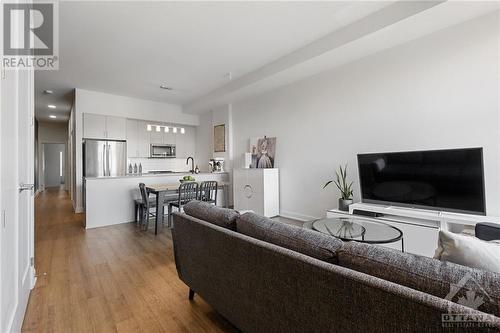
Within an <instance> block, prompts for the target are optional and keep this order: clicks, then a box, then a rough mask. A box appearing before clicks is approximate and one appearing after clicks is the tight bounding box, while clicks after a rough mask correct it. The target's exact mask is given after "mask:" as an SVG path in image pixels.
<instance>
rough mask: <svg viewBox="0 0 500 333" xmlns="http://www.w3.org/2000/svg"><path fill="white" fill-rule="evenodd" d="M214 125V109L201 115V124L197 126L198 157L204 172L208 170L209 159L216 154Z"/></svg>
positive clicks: (199, 164)
mask: <svg viewBox="0 0 500 333" xmlns="http://www.w3.org/2000/svg"><path fill="white" fill-rule="evenodd" d="M213 140H214V127H213V125H212V111H208V112H205V113H203V114H201V115H200V125H199V126H198V127H196V159H197V163H198V166H199V168H200V170H201V171H202V172H208V171H209V167H208V161H209V160H210V159H211V158H212V157H213V154H214V143H213Z"/></svg>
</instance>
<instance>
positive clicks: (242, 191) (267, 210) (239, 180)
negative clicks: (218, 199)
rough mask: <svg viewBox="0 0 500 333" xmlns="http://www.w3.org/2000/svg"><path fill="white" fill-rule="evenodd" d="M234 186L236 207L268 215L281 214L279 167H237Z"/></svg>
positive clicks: (234, 174) (240, 209) (239, 209)
mask: <svg viewBox="0 0 500 333" xmlns="http://www.w3.org/2000/svg"><path fill="white" fill-rule="evenodd" d="M233 187H234V189H233V190H234V209H236V210H238V211H242V210H252V211H254V212H255V213H256V214H260V215H263V216H267V217H273V216H278V215H279V213H280V206H279V201H280V198H279V170H278V169H276V168H274V169H235V170H234V173H233Z"/></svg>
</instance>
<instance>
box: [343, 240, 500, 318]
mask: <svg viewBox="0 0 500 333" xmlns="http://www.w3.org/2000/svg"><path fill="white" fill-rule="evenodd" d="M338 261H339V265H340V266H344V267H347V268H350V269H353V270H356V271H358V272H363V273H366V274H370V275H373V276H376V277H379V278H382V279H384V280H387V281H391V282H394V283H397V284H400V285H403V286H406V287H410V288H413V289H415V290H419V291H422V292H425V293H428V294H431V295H434V296H437V297H441V298H444V299H447V300H450V301H452V302H455V303H459V304H462V305H465V306H469V305H470V304H469V302H468V301H470V300H471V298H474V299H476V300H478V303H477V304H479V303H480V300H481V301H482V302H484V303H482V304H480V305H479V306H478V307H476V309H477V310H479V311H482V312H485V313H490V314H494V315H496V316H500V274H497V273H493V272H487V271H483V270H479V269H475V268H469V267H465V266H461V265H457V264H453V263H450V262H443V261H439V260H436V259H432V258H427V257H422V256H417V255H413V254H409V253H402V252H399V251H396V250H391V249H387V248H384V247H381V246H375V245H370V244H362V243H357V242H348V243H344V246H343V247H342V249H340V250H339V252H338ZM469 307H474V306H469Z"/></svg>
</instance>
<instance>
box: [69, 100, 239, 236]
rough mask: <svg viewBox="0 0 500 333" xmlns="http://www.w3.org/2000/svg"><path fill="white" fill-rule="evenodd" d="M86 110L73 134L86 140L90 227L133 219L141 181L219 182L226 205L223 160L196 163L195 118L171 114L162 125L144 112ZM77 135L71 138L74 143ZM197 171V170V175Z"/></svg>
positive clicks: (84, 200)
mask: <svg viewBox="0 0 500 333" xmlns="http://www.w3.org/2000/svg"><path fill="white" fill-rule="evenodd" d="M84 93H87V92H86V91H84ZM91 93H92V94H95V93H94V92H91ZM99 94H101V93H99ZM109 96H112V97H110V98H112V99H116V98H119V97H121V96H113V95H109ZM105 97H106V98H108V96H105ZM76 100H77V104H76V107H75V108H74V109H76V110H75V111H78V109H80V110H79V111H82V107H81V105H84V106H85V103H81V104H78V95H77V99H76ZM81 100H82V98H80V101H81ZM141 102H142V101H141ZM145 102H146V101H145ZM148 103H149V102H148ZM141 106H142V107H144V106H145V105H141ZM146 106H147V105H146ZM86 111H87V110H86V109H85V108H83V112H81V113H80V114H78V112H75V113H74V114H73V115H74V116H75V118H77V120H79V119H81V123H80V124H78V123H79V122H76V126H75V128H76V129H77V131H74V132H78V130H80V133H79V134H80V136H81V142H82V145H81V148H82V150H81V156H82V159H81V161H82V164H81V165H82V171H81V172H82V179H83V183H82V193H83V195H82V207H84V208H83V209H82V210H84V211H85V227H86V228H87V229H89V228H96V227H102V226H107V225H114V224H119V223H128V222H132V221H135V220H136V216H135V199H138V198H140V192H139V183H145V184H146V185H155V184H170V185H171V184H179V185H180V182H179V180H180V179H182V178H183V177H184V176H187V175H192V176H193V177H194V178H195V180H196V181H197V182H200V181H208V180H215V181H217V182H219V183H220V184H225V186H221V189H220V190H219V191H218V192H219V193H218V200H217V204H218V205H227V204H228V194H227V193H228V187H229V186H228V183H229V175H228V173H227V172H225V170H224V165H223V160H221V159H218V160H213V161H212V162H211V165H209V161H208V160H203V161H197V160H196V156H197V154H196V132H197V126H196V125H197V122H196V121H197V119H195V121H193V119H188V120H185V119H176V118H179V117H176V115H175V114H173V115H172V116H171V117H169V118H170V119H172V121H171V122H170V121H168V122H167V121H165V120H163V121H158V120H155V118H156V119H158V117H157V116H156V117H151V113H149V114H148V112H147V109H146V110H145V111H146V112H143V114H144V116H143V117H144V118H146V117H148V119H151V118H153V120H148V119H141V118H139V117H141V116H142V115H141V114H138V113H137V112H136V113H135V114H131V113H130V112H126V111H127V110H124V112H123V114H124V115H125V116H124V117H122V116H118V115H116V113H114V114H113V115H110V114H106V112H102V111H101V112H99V113H92V111H93V110H90V109H89V112H86ZM98 111H99V110H98ZM107 113H110V112H107ZM128 116H131V117H128ZM182 116H183V117H185V115H182ZM132 117H134V118H132ZM193 117H194V116H193ZM179 120H180V121H179ZM70 123H71V122H70ZM74 125H75V124H74ZM79 125H80V126H79ZM77 136H78V135H75V133H73V135H72V137H74V138H75V139H76V137H77ZM76 142H78V141H76ZM75 146H76V145H75ZM75 148H76V147H75ZM75 150H76V149H75ZM188 158H189V159H188ZM76 167H77V169H78V163H77V164H76ZM195 170H196V171H199V172H198V173H196V174H195V173H194V172H195ZM77 173H78V172H77Z"/></svg>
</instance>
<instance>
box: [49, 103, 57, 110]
mask: <svg viewBox="0 0 500 333" xmlns="http://www.w3.org/2000/svg"><path fill="white" fill-rule="evenodd" d="M47 106H48V107H49V109H55V108H56V106H55V105H54V104H49V105H47Z"/></svg>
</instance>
